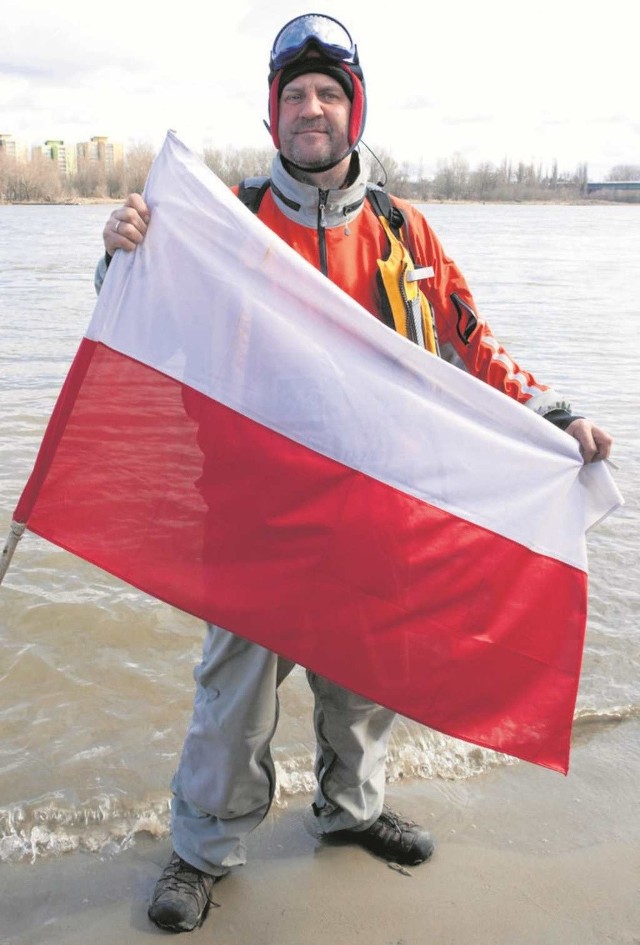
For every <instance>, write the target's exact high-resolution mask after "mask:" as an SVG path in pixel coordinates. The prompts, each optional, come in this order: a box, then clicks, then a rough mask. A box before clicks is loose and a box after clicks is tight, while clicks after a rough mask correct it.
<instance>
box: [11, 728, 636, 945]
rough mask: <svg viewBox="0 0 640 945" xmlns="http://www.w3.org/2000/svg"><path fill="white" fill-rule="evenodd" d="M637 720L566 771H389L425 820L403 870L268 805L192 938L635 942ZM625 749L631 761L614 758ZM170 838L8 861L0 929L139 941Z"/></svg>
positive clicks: (40, 939)
mask: <svg viewBox="0 0 640 945" xmlns="http://www.w3.org/2000/svg"><path fill="white" fill-rule="evenodd" d="M639 736H640V722H639V721H638V720H637V719H632V720H629V721H626V722H624V723H620V724H617V725H615V724H611V723H609V724H604V723H603V725H602V727H599V726H598V724H597V723H596V724H594V726H593V727H592V729H591V730H590V731H589V732H588V733H585V732H582V734H581V735H580V742H579V743H578V744H576V745H574V749H573V758H572V770H571V772H570V774H569V776H568V778H563V777H561V776H560V775H558V774H555V773H552V772H549V771H546V770H544V769H541V768H537V767H535V766H532V765H527V764H518V765H515V766H512V767H506V768H502V769H496V770H494V771H492V772H487V773H485V774H484V775H482V776H480V777H477V778H472V779H468V780H465V781H441V780H431V781H411V782H404V783H403V782H401V783H396V784H392V785H390V786H389V794H388V800H389V802H390V803H391V804H392V805H394V806H396V807H397V808H398V809H400V810H402V811H403V812H404V813H405V814H406V815H408V816H410V817H413V818H415V819H416V820H421V821H422V822H423V823H426V824H428V825H429V827H430V829H432V830H433V832H434V833H435V834H436V836H437V839H438V849H437V850H436V853H435V855H434V858H433V860H432V861H431V862H430V863H427V864H424V865H422V866H420V867H416V868H411V869H408V870H403V871H398V870H393V869H391V868H389V866H388V865H387V864H386V863H384V862H382V861H380V860H378V859H376V858H374V857H372V856H370V855H369V854H367V853H366V852H364V851H363V850H360V849H358V848H353V847H337V846H328V845H325V844H323V843H321V842H320V841H318V840H317V839H316V838H315V837H314V836H313V835H312V834H311V832H310V829H309V827H310V824H309V816H308V814H307V811H308V804H309V798H307V797H305V798H303V799H296V800H295V801H294V802H291V803H290V804H289V806H288V807H287V808H285V809H284V810H279V811H276V812H272V813H271V814H270V815H269V818H268V819H267V821H266V822H265V823H264V824H263V825H262V827H261V828H260V829H259V830H257V831H256V832H255V833H254V834H253V835H252V836H251V837H250V840H249V863H248V865H247V866H246V867H244V868H243V869H240V870H237V871H235V872H234V873H233V874H232V875H231V876H229V877H227V878H226V879H225V880H224V881H223V882H221V883H220V885H219V886H216V887H215V890H214V899H215V901H216V902H217V903H219V905H220V908H212V909H211V912H210V914H209V917H208V919H207V921H206V922H205V924H204V926H203V927H202V928H201V929H199V930H197V931H196V932H194V933H192V934H191V935H190V936H189V939H188V941H189V942H194V943H197V942H203V943H204V942H215V943H216V945H238V943H242V945H276V943H277V945H324V943H326V942H331V943H332V945H354V943H357V942H362V943H363V945H432V943H433V945H513V943H518V945H541V943H543V942H544V945H604V943H608V945H637V943H638V942H640V933H639V931H638V930H639V929H640V895H639V892H640V888H639V886H640V884H639V880H638V877H640V813H639V811H638V805H637V784H638V781H639V779H640V751H639V749H638V745H639V743H640V738H639ZM620 757H626V758H627V759H628V763H627V765H626V767H625V768H624V769H622V770H621V769H620V766H619V765H616V763H615V762H616V761H617V760H618V759H619V758H620ZM168 854H169V842H168V841H166V840H163V841H157V840H152V839H151V838H149V837H146V838H144V837H143V838H142V839H138V840H137V841H136V843H135V845H133V846H132V847H131V848H130V849H128V850H126V851H125V852H119V853H114V855H112V856H100V857H98V856H92V855H90V854H72V855H68V856H62V857H60V858H58V859H55V860H48V861H47V860H45V861H38V862H36V863H35V864H33V865H31V864H24V863H23V864H18V865H14V866H4V867H3V890H4V900H5V904H6V908H5V910H4V915H3V922H2V930H1V931H0V942H1V943H2V945H44V943H47V945H84V943H85V941H86V939H87V937H88V936H90V938H91V941H92V943H93V945H113V943H114V942H126V943H127V945H142V943H143V942H148V941H149V939H150V938H154V937H163V936H164V935H165V934H166V933H163V932H160V931H159V930H158V929H156V928H155V927H154V926H152V925H151V924H150V923H149V921H148V919H147V916H146V905H147V899H148V896H149V893H150V891H151V890H152V888H153V885H154V883H155V880H156V878H157V876H158V875H159V873H160V870H161V869H162V866H163V865H164V863H165V861H166V859H167V857H168Z"/></svg>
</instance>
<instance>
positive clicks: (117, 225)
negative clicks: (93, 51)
mask: <svg viewBox="0 0 640 945" xmlns="http://www.w3.org/2000/svg"><path fill="white" fill-rule="evenodd" d="M121 223H122V220H118V222H117V223H116V226H115V230H116V233H117V232H118V230H119V229H120V224H121Z"/></svg>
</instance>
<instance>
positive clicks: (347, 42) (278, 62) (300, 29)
mask: <svg viewBox="0 0 640 945" xmlns="http://www.w3.org/2000/svg"><path fill="white" fill-rule="evenodd" d="M309 44H314V45H315V46H317V48H318V49H319V50H320V52H321V53H322V54H323V55H324V56H326V57H327V58H328V59H335V60H336V61H337V62H346V63H353V64H357V63H358V50H357V48H356V45H355V43H354V42H353V40H352V39H351V35H350V33H349V31H348V30H347V29H346V28H345V27H344V26H343V25H342V23H339V22H338V20H334V18H333V17H332V16H324V14H322V13H306V14H305V15H304V16H297V17H296V18H295V19H294V20H290V21H289V22H288V23H285V25H284V26H283V27H282V29H281V30H280V32H279V33H278V35H277V36H276V38H275V40H274V41H273V48H272V50H271V58H270V61H269V65H270V67H271V70H272V71H273V72H277V71H278V70H279V69H282V68H284V66H286V65H288V64H289V63H290V62H293V60H294V59H296V58H297V57H298V56H299V55H300V53H301V52H302V51H303V50H304V49H306V47H307V46H308V45H309Z"/></svg>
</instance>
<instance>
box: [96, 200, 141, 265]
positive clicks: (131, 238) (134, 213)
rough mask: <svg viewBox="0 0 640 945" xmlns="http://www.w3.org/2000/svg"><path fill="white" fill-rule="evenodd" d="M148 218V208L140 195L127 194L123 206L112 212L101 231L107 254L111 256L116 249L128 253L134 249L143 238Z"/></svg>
mask: <svg viewBox="0 0 640 945" xmlns="http://www.w3.org/2000/svg"><path fill="white" fill-rule="evenodd" d="M149 217H150V214H149V208H148V207H147V205H146V203H145V202H144V200H143V199H142V197H141V196H140V194H129V196H128V197H127V199H126V200H125V202H124V206H122V207H118V209H117V210H114V211H113V213H112V214H111V216H110V217H109V219H108V220H107V223H106V226H105V228H104V230H103V231H102V238H103V240H104V248H105V249H106V251H107V252H108V254H109V255H110V256H113V254H114V253H115V251H116V250H117V249H124V250H126V251H127V252H128V253H130V252H131V250H132V249H135V248H136V246H138V245H139V244H140V243H141V242H142V241H143V239H144V238H145V235H146V232H147V224H148V222H149Z"/></svg>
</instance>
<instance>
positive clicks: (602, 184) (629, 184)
mask: <svg viewBox="0 0 640 945" xmlns="http://www.w3.org/2000/svg"><path fill="white" fill-rule="evenodd" d="M596 190H640V180H604V181H602V180H601V181H587V185H586V191H587V193H588V194H592V193H594V192H595V191H596Z"/></svg>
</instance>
